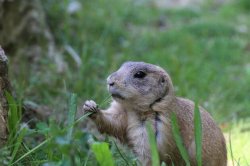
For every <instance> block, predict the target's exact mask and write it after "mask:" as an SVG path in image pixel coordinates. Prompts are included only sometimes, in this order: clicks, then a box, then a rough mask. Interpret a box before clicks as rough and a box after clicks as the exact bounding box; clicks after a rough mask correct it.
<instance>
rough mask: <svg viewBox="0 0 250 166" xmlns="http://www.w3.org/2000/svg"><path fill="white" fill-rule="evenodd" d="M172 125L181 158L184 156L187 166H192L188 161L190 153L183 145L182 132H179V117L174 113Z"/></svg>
mask: <svg viewBox="0 0 250 166" xmlns="http://www.w3.org/2000/svg"><path fill="white" fill-rule="evenodd" d="M171 124H172V132H173V135H174V139H175V142H176V145H177V147H178V149H179V151H180V153H181V156H182V158H183V160H184V161H185V163H186V165H187V166H190V162H189V159H188V153H187V150H186V148H185V147H184V145H183V141H182V138H181V134H180V130H179V125H178V122H177V117H176V115H175V114H174V113H173V114H172V115H171Z"/></svg>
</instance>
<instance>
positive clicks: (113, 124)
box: [83, 62, 227, 166]
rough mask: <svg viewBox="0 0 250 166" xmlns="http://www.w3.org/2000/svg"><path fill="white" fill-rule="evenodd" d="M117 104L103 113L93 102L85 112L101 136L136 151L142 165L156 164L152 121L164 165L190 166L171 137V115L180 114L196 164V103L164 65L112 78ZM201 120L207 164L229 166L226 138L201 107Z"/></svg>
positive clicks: (130, 67)
mask: <svg viewBox="0 0 250 166" xmlns="http://www.w3.org/2000/svg"><path fill="white" fill-rule="evenodd" d="M107 86H108V91H109V93H110V94H111V96H112V98H113V101H112V103H111V106H110V107H109V108H108V109H106V110H102V109H99V108H98V107H97V105H96V103H95V102H94V101H92V100H88V101H86V102H85V104H84V105H83V110H84V111H85V112H93V114H92V115H91V116H90V118H91V119H92V120H93V121H94V122H95V123H96V125H97V127H98V130H99V131H100V132H105V133H107V134H109V135H112V136H114V137H116V138H118V139H119V140H120V141H121V142H122V143H125V144H127V145H128V146H129V147H130V148H132V150H133V152H134V153H135V154H136V156H137V157H138V159H139V161H140V162H141V163H142V165H151V155H150V147H149V143H148V137H147V131H146V126H145V122H146V121H150V122H151V123H152V127H153V130H154V133H155V137H156V142H157V147H158V152H159V156H160V160H161V161H164V162H165V163H166V164H167V165H171V164H172V163H174V165H177V166H181V165H185V163H184V160H183V159H182V158H181V155H180V153H179V150H178V148H177V146H176V143H175V140H174V138H173V135H172V129H171V120H170V116H171V114H172V113H175V114H176V116H177V119H178V124H179V126H180V133H181V136H182V139H183V142H184V146H185V148H186V149H187V151H188V155H189V160H190V162H191V165H197V163H196V157H195V140H194V125H193V123H194V122H193V117H194V112H193V110H194V103H193V102H192V101H190V100H188V99H184V98H179V97H176V96H175V94H174V87H173V84H172V81H171V78H170V76H169V75H168V73H167V72H166V71H165V70H164V69H162V68H161V67H159V66H156V65H152V64H148V63H144V62H126V63H124V64H123V65H122V66H121V67H120V69H118V71H116V72H114V73H112V74H111V75H110V76H109V77H108V78H107ZM199 109H200V113H201V120H202V132H203V133H202V164H203V165H204V166H225V165H227V153H226V145H225V139H224V136H223V134H222V132H221V130H220V129H219V127H218V126H217V125H216V124H215V122H214V121H213V119H212V117H211V116H210V114H209V113H208V112H206V111H205V110H204V108H202V107H199Z"/></svg>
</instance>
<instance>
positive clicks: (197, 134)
mask: <svg viewBox="0 0 250 166" xmlns="http://www.w3.org/2000/svg"><path fill="white" fill-rule="evenodd" d="M171 124H172V132H173V136H174V138H175V142H176V145H177V147H178V149H179V151H180V154H181V156H182V158H183V160H184V161H185V163H186V165H190V161H189V155H188V152H187V150H186V147H185V146H184V144H183V140H182V136H181V134H180V128H179V125H178V119H177V117H176V115H175V114H174V113H173V114H172V115H171ZM194 138H195V150H196V153H195V154H196V161H197V165H198V166H201V165H202V121H201V115H200V110H199V105H198V104H197V103H195V106H194Z"/></svg>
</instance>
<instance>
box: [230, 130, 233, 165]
mask: <svg viewBox="0 0 250 166" xmlns="http://www.w3.org/2000/svg"><path fill="white" fill-rule="evenodd" d="M229 148H230V155H231V158H232V165H233V166H234V155H233V147H232V140H231V130H230V132H229Z"/></svg>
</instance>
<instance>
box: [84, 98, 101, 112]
mask: <svg viewBox="0 0 250 166" xmlns="http://www.w3.org/2000/svg"><path fill="white" fill-rule="evenodd" d="M83 111H84V113H87V112H91V113H97V112H98V111H99V109H98V105H97V104H96V103H95V102H94V101H93V100H87V101H85V103H84V105H83Z"/></svg>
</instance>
